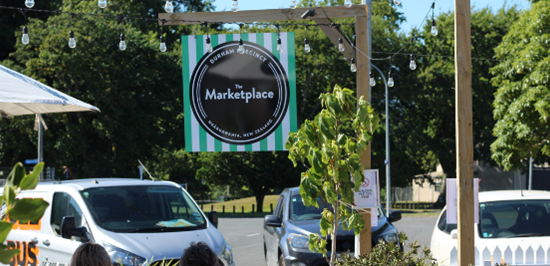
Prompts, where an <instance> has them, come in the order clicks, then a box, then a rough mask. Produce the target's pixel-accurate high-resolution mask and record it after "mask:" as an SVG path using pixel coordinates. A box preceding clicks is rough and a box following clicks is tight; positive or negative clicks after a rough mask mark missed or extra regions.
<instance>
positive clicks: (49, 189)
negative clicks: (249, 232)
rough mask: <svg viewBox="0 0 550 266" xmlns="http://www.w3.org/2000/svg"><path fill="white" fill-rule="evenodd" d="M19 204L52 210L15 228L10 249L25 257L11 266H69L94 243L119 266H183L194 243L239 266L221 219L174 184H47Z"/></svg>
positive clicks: (117, 181)
mask: <svg viewBox="0 0 550 266" xmlns="http://www.w3.org/2000/svg"><path fill="white" fill-rule="evenodd" d="M2 191H4V190H3V189H0V194H1V193H2ZM18 198H42V199H44V200H45V201H47V202H48V203H50V206H49V207H48V208H47V209H46V212H45V213H44V216H43V217H42V219H41V220H40V221H39V222H38V223H31V222H29V223H27V224H21V223H19V221H16V222H15V224H14V226H13V230H11V232H10V233H9V235H8V237H7V241H6V244H7V245H8V246H11V247H13V248H17V249H20V250H21V253H20V255H19V256H16V257H15V258H13V259H12V261H11V262H10V265H11V266H15V265H24V266H61V265H69V263H70V260H71V257H72V255H73V253H74V251H75V250H76V249H77V247H78V246H79V245H81V244H82V243H83V242H89V241H91V242H95V243H98V244H101V245H103V246H104V247H105V249H106V250H107V252H108V253H109V255H110V256H111V260H112V263H113V265H121V266H146V265H156V264H157V265H158V264H161V263H162V261H163V260H166V261H171V262H173V261H179V258H180V257H181V255H182V254H183V250H184V249H185V248H187V247H189V245H190V243H191V242H200V241H203V242H205V243H206V244H207V245H209V246H210V247H211V248H212V250H213V251H214V252H215V253H216V254H217V255H218V257H219V264H220V265H223V266H235V263H234V261H233V253H232V251H231V247H230V246H229V245H228V244H227V242H226V241H225V239H224V237H223V236H222V234H221V233H220V232H219V231H218V229H217V228H216V225H217V214H215V213H214V212H211V213H209V215H205V214H204V213H203V212H202V211H201V209H200V208H199V206H198V205H197V203H196V202H195V201H194V200H193V198H192V197H191V196H190V195H189V194H188V193H187V191H185V190H184V189H183V188H182V187H181V186H180V185H178V184H176V183H173V182H168V181H151V180H138V179H129V178H98V179H77V180H69V181H58V182H44V183H39V184H38V186H37V187H36V188H35V189H33V190H25V191H22V192H21V193H20V194H19V195H18ZM1 216H2V211H1V210H0V217H1ZM207 217H208V218H207ZM1 265H2V264H0V266H1ZM170 265H173V264H170Z"/></svg>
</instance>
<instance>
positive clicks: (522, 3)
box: [214, 0, 530, 32]
mask: <svg viewBox="0 0 550 266" xmlns="http://www.w3.org/2000/svg"><path fill="white" fill-rule="evenodd" d="M238 1H239V9H240V10H260V9H277V8H288V4H289V2H290V0H238ZM297 2H299V1H297ZM352 2H353V3H360V1H359V0H352ZM401 2H402V3H401V5H400V6H398V10H399V11H400V12H402V13H404V15H405V17H406V18H407V21H406V22H405V23H404V24H403V25H402V26H401V28H402V30H403V31H405V32H408V31H410V30H411V29H412V28H414V27H419V26H420V24H421V23H422V22H423V20H424V18H425V17H426V14H427V13H428V11H430V10H431V9H430V7H431V5H432V3H433V0H401ZM505 3H506V6H507V7H510V6H512V5H514V4H515V5H517V6H518V7H520V9H528V8H529V5H530V4H529V1H528V0H470V4H471V6H472V7H474V8H475V9H481V8H484V7H489V8H491V9H492V10H495V11H496V10H498V9H500V8H501V7H502V6H503V5H504V4H505ZM214 6H216V11H229V10H231V0H215V1H214ZM452 10H454V0H436V2H435V16H437V15H438V14H439V13H444V12H447V11H452ZM430 17H431V13H430Z"/></svg>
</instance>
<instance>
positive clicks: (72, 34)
mask: <svg viewBox="0 0 550 266" xmlns="http://www.w3.org/2000/svg"><path fill="white" fill-rule="evenodd" d="M69 38H74V31H72V30H71V31H69Z"/></svg>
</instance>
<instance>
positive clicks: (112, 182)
mask: <svg viewBox="0 0 550 266" xmlns="http://www.w3.org/2000/svg"><path fill="white" fill-rule="evenodd" d="M154 185H169V186H175V187H179V185H178V184H176V183H174V182H170V181H153V180H149V179H146V180H141V179H134V178H86V179H73V180H65V181H51V182H40V183H38V186H36V189H34V191H40V190H48V189H50V188H55V187H60V186H69V187H72V188H74V189H75V190H84V189H88V188H94V187H116V186H154Z"/></svg>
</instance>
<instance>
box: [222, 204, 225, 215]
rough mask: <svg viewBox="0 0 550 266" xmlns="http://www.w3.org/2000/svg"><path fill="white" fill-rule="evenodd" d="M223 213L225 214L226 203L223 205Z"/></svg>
mask: <svg viewBox="0 0 550 266" xmlns="http://www.w3.org/2000/svg"><path fill="white" fill-rule="evenodd" d="M222 213H223V214H225V205H222Z"/></svg>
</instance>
